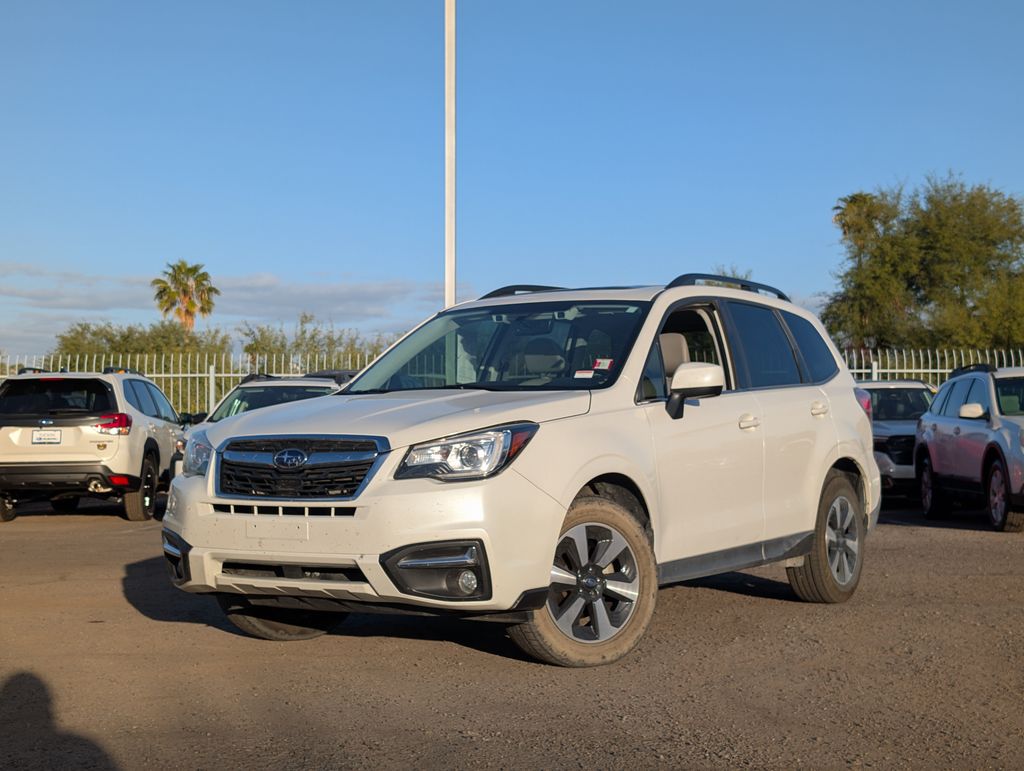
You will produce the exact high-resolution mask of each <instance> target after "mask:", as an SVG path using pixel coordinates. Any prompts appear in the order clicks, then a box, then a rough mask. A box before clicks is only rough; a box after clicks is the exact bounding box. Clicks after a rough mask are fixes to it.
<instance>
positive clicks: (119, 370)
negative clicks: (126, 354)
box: [102, 367, 146, 377]
mask: <svg viewBox="0 0 1024 771" xmlns="http://www.w3.org/2000/svg"><path fill="white" fill-rule="evenodd" d="M102 374H104V375H141V376H142V377H145V376H146V373H145V372H139V371H138V370H137V369H132V368H131V367H104V368H103V372H102Z"/></svg>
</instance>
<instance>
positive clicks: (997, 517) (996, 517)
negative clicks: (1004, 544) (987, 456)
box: [988, 466, 1006, 527]
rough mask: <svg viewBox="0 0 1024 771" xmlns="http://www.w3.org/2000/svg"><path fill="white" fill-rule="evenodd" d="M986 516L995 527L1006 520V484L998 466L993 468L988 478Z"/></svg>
mask: <svg viewBox="0 0 1024 771" xmlns="http://www.w3.org/2000/svg"><path fill="white" fill-rule="evenodd" d="M988 516H989V519H990V520H992V524H993V525H994V526H996V527H999V526H1000V525H1001V524H1002V523H1003V521H1004V520H1005V519H1006V482H1005V480H1004V479H1003V470H1002V468H1000V467H999V466H994V467H993V468H992V473H991V474H989V477H988Z"/></svg>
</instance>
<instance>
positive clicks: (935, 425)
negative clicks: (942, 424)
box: [932, 423, 939, 431]
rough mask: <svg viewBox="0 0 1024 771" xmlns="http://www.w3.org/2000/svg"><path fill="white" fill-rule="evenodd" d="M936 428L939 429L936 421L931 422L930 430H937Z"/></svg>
mask: <svg viewBox="0 0 1024 771" xmlns="http://www.w3.org/2000/svg"><path fill="white" fill-rule="evenodd" d="M938 430H939V424H938V423H932V431H938Z"/></svg>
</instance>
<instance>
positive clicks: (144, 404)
mask: <svg viewBox="0 0 1024 771" xmlns="http://www.w3.org/2000/svg"><path fill="white" fill-rule="evenodd" d="M124 392H125V396H126V397H128V403H129V404H130V405H132V406H133V407H134V408H135V409H137V410H142V412H143V414H145V415H149V417H151V418H156V417H159V415H157V412H156V404H154V403H153V397H151V396H150V395H149V391H147V390H146V384H145V383H143V382H142V381H141V380H125V381H124Z"/></svg>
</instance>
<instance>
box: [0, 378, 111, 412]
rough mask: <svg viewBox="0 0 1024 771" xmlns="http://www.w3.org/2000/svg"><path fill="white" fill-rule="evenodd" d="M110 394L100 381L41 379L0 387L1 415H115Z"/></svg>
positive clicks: (16, 381)
mask: <svg viewBox="0 0 1024 771" xmlns="http://www.w3.org/2000/svg"><path fill="white" fill-rule="evenodd" d="M115 411H116V407H115V400H114V393H113V391H112V390H111V388H110V386H109V385H107V384H106V383H105V382H103V381H102V380H90V379H88V378H62V377H54V378H51V377H42V378H32V379H29V380H7V381H5V382H4V383H3V384H2V385H0V414H2V415H60V414H74V413H82V414H89V415H92V414H96V415H99V414H103V413H111V412H115Z"/></svg>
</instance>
